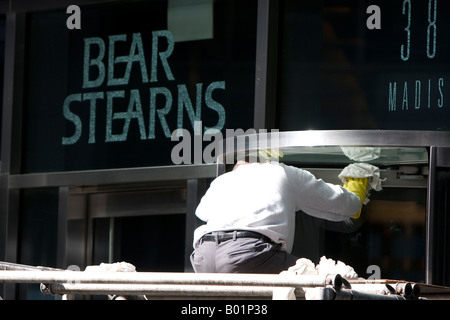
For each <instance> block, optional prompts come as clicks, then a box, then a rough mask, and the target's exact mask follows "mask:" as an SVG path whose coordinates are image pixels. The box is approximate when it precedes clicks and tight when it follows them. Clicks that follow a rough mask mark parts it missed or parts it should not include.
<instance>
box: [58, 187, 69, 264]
mask: <svg viewBox="0 0 450 320" xmlns="http://www.w3.org/2000/svg"><path fill="white" fill-rule="evenodd" d="M68 203H69V187H59V192H58V236H57V237H58V238H57V239H58V243H57V248H56V257H57V258H56V264H57V267H58V268H61V269H65V268H67V237H68V235H67V223H68V217H67V215H68Z"/></svg>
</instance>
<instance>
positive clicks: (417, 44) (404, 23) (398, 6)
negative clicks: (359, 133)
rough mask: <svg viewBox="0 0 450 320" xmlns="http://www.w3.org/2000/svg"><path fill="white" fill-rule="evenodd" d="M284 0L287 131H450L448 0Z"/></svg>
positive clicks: (282, 105)
mask: <svg viewBox="0 0 450 320" xmlns="http://www.w3.org/2000/svg"><path fill="white" fill-rule="evenodd" d="M374 4H376V5H377V6H378V8H379V9H380V11H379V13H380V18H379V19H378V21H379V26H380V29H377V28H372V26H370V27H368V26H367V23H368V22H369V25H370V23H373V19H377V17H376V16H375V14H374V13H372V14H368V13H366V11H367V9H368V6H369V5H370V3H367V2H364V1H349V0H324V1H316V2H314V1H295V0H284V1H281V2H280V12H281V15H280V28H281V34H280V36H281V38H280V39H281V40H280V41H281V42H280V45H279V48H280V50H279V60H278V66H279V76H278V78H279V85H278V88H279V90H278V92H279V94H278V111H279V114H278V120H279V128H280V129H281V130H306V129H403V130H409V129H410V130H449V128H450V122H449V121H450V120H449V119H450V106H449V104H448V100H447V95H448V86H447V84H446V83H447V82H448V81H449V77H448V74H449V70H450V69H449V62H450V60H449V57H450V55H449V54H448V50H449V46H448V41H446V40H445V39H448V37H449V32H450V31H449V30H450V28H449V24H450V19H448V12H449V9H450V7H449V6H450V3H449V2H447V1H446V2H443V1H439V2H438V1H434V0H430V1H409V0H396V1H392V0H379V1H376V2H375V3H374Z"/></svg>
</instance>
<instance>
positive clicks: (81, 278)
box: [0, 271, 342, 288]
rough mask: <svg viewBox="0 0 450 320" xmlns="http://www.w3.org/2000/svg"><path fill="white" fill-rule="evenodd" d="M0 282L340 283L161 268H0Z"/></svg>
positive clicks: (338, 280) (328, 279) (338, 281)
mask: <svg viewBox="0 0 450 320" xmlns="http://www.w3.org/2000/svg"><path fill="white" fill-rule="evenodd" d="M0 282H3V283H58V282H62V283H72V284H76V283H110V284H173V285H221V286H233V285H240V286H255V287H293V288H303V287H323V286H326V285H333V286H334V287H335V288H340V287H341V286H342V277H341V276H340V275H339V274H338V275H327V276H320V275H301V276H299V275H274V274H217V273H162V272H95V271H93V272H84V271H0Z"/></svg>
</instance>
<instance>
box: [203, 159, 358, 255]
mask: <svg viewBox="0 0 450 320" xmlns="http://www.w3.org/2000/svg"><path fill="white" fill-rule="evenodd" d="M360 209H361V201H360V199H359V198H358V197H357V196H356V194H354V193H352V192H349V191H347V190H346V189H344V188H343V187H341V186H338V185H333V184H329V183H326V182H324V181H323V180H321V179H316V178H315V177H314V175H312V174H311V173H310V172H308V171H305V170H302V169H299V168H296V167H292V166H288V165H284V164H279V163H264V164H261V163H252V164H246V165H240V166H239V167H237V168H236V169H235V170H233V171H231V172H228V173H225V174H223V175H221V176H219V177H217V178H216V179H215V180H214V181H213V182H212V183H211V185H210V188H209V189H208V190H207V192H206V194H205V195H204V196H203V198H202V199H201V201H200V204H199V205H198V207H197V210H196V213H195V214H196V215H197V216H198V217H199V218H200V219H201V220H203V221H206V224H205V225H202V226H200V227H199V228H197V229H196V230H195V232H194V248H195V247H197V246H198V241H199V240H200V238H201V237H202V236H203V235H205V234H206V233H209V232H213V231H231V230H249V231H255V232H259V233H261V234H263V235H265V236H267V237H269V238H270V239H271V240H272V241H274V242H275V243H280V244H281V245H282V249H283V250H286V251H287V252H289V253H290V252H291V250H292V245H293V241H294V232H295V212H296V211H299V210H302V211H303V212H305V213H307V214H309V215H311V216H314V217H317V218H321V219H326V220H330V221H342V220H345V219H347V218H350V217H352V216H354V215H355V214H356V213H357V212H358V211H359V210H360Z"/></svg>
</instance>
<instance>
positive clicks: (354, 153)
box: [341, 147, 381, 162]
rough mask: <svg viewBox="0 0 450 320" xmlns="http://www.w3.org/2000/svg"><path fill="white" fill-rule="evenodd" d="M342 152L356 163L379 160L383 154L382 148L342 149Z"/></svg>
mask: <svg viewBox="0 0 450 320" xmlns="http://www.w3.org/2000/svg"><path fill="white" fill-rule="evenodd" d="M341 150H342V152H344V154H345V155H346V156H347V157H348V158H349V159H351V160H354V161H362V162H363V161H371V160H375V159H378V158H379V157H380V154H381V148H374V147H341Z"/></svg>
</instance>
